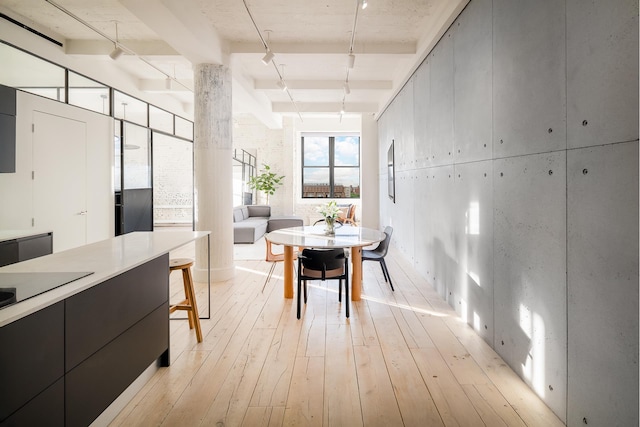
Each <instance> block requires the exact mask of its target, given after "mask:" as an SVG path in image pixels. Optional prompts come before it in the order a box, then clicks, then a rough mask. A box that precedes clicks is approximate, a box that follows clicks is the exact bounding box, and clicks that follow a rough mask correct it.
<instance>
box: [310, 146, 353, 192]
mask: <svg viewBox="0 0 640 427" xmlns="http://www.w3.org/2000/svg"><path fill="white" fill-rule="evenodd" d="M302 197H303V198H307V199H309V198H311V199H313V198H334V199H359V198H360V135H358V134H303V135H302Z"/></svg>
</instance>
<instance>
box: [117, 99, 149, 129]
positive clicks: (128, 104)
mask: <svg viewBox="0 0 640 427" xmlns="http://www.w3.org/2000/svg"><path fill="white" fill-rule="evenodd" d="M113 97H114V103H113V117H115V118H117V119H123V120H126V121H129V122H133V123H137V124H139V125H142V126H147V124H148V123H147V121H148V120H147V108H148V104H147V103H146V102H144V101H140V100H139V99H137V98H134V97H133V96H129V95H127V94H125V93H122V92H120V91H117V90H114V91H113Z"/></svg>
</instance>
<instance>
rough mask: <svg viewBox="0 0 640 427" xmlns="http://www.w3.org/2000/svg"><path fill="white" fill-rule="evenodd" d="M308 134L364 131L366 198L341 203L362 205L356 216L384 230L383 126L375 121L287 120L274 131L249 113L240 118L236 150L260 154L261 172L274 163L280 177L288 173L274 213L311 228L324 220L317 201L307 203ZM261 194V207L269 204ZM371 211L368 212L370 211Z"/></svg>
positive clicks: (354, 118) (362, 165)
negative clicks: (304, 161) (304, 147)
mask: <svg viewBox="0 0 640 427" xmlns="http://www.w3.org/2000/svg"><path fill="white" fill-rule="evenodd" d="M304 132H358V133H360V134H361V146H360V153H361V159H360V175H361V180H362V181H361V197H362V198H361V199H360V200H353V199H348V200H347V199H345V200H343V201H341V200H340V199H338V203H341V202H344V203H354V204H356V205H357V208H356V209H357V210H356V217H357V219H358V221H360V220H363V221H365V223H364V224H363V225H365V226H367V227H372V228H378V177H377V176H378V165H377V161H378V160H377V159H378V154H377V144H376V142H377V125H376V122H375V121H374V120H373V118H372V117H368V118H366V119H361V118H360V116H350V117H346V116H345V117H343V118H342V121H340V119H339V118H338V116H336V117H335V118H326V117H315V118H314V117H304V120H302V121H301V120H300V119H299V118H290V117H288V118H285V119H284V120H283V127H282V129H268V128H267V127H266V126H264V125H263V124H262V123H261V122H259V121H258V120H257V119H255V118H253V117H252V116H249V115H236V116H235V117H234V128H233V144H234V148H242V149H245V150H248V151H254V150H255V153H256V157H257V162H258V169H260V168H261V167H262V164H263V163H266V164H268V165H269V166H270V167H271V170H272V171H273V172H274V173H277V174H280V175H285V180H284V185H283V186H282V187H280V188H279V189H278V190H277V191H276V193H275V194H274V195H273V196H271V198H270V204H271V206H272V214H273V215H292V214H293V215H297V216H300V217H302V218H303V219H304V221H305V224H309V223H310V222H313V220H314V219H317V218H318V217H319V214H318V213H317V212H316V207H317V206H319V205H320V203H319V201H318V200H315V199H302V197H301V196H300V195H301V176H300V174H301V152H300V148H301V147H300V140H301V139H300V138H301V135H302V133H304ZM263 202H264V198H262V196H261V195H260V196H259V198H258V203H263ZM364 209H366V211H365V210H364Z"/></svg>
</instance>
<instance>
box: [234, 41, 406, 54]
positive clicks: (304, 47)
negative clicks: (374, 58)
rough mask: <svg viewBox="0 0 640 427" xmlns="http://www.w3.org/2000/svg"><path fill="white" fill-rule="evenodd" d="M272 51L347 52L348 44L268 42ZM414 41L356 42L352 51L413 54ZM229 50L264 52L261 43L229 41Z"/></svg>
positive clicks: (358, 52) (307, 52) (235, 51)
mask: <svg viewBox="0 0 640 427" xmlns="http://www.w3.org/2000/svg"><path fill="white" fill-rule="evenodd" d="M269 48H270V49H271V51H272V52H274V53H303V54H313V53H321V54H345V55H346V54H347V53H349V46H345V44H344V43H269ZM416 48H417V47H416V44H415V43H360V44H358V43H356V45H355V46H354V49H353V53H355V54H358V55H362V54H372V55H376V54H377V55H394V54H398V55H407V54H409V55H414V54H415V53H416ZM229 52H230V53H231V54H234V53H264V46H262V43H230V44H229Z"/></svg>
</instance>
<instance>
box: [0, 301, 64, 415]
mask: <svg viewBox="0 0 640 427" xmlns="http://www.w3.org/2000/svg"><path fill="white" fill-rule="evenodd" d="M0 343H1V344H0V378H2V380H1V381H0V396H2V397H1V398H0V423H2V424H3V425H5V424H6V425H11V424H12V423H13V422H11V423H10V421H11V420H10V419H9V417H10V416H12V419H13V420H16V419H22V418H23V417H25V416H27V415H28V414H27V412H29V411H28V410H27V409H25V410H23V411H22V415H20V414H17V412H18V410H19V409H21V408H23V407H24V406H25V405H26V404H28V403H30V402H31V401H32V400H33V399H34V398H36V397H37V396H38V395H40V394H41V392H42V391H43V390H47V389H48V388H49V387H50V386H52V385H53V384H54V383H55V382H56V381H58V380H60V379H61V378H63V376H64V303H63V302H59V303H57V304H54V305H52V306H49V307H47V308H45V309H43V310H40V311H38V312H36V313H34V314H31V315H29V316H27V317H24V318H22V319H20V320H17V321H15V322H13V323H10V324H9V325H7V326H4V327H2V328H0ZM54 388H55V387H54ZM50 393H52V395H55V394H57V393H56V391H55V390H53V389H52V390H50ZM41 405H42V403H38V402H37V401H36V402H34V403H32V404H31V407H32V408H33V407H41ZM54 412H55V411H54ZM47 425H49V424H48V423H47Z"/></svg>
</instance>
